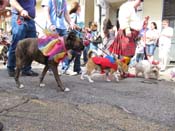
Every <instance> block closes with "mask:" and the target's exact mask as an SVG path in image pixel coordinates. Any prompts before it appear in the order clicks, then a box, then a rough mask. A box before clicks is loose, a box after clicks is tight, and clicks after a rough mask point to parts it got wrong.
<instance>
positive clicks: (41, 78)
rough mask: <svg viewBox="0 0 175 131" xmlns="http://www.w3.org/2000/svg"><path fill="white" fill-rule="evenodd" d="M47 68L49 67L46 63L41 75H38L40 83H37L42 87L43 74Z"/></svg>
mask: <svg viewBox="0 0 175 131" xmlns="http://www.w3.org/2000/svg"><path fill="white" fill-rule="evenodd" d="M48 69H49V66H48V65H46V66H45V67H44V69H43V71H42V73H41V76H40V83H39V86H40V87H44V86H45V84H44V83H43V79H44V77H45V75H46V73H47V71H48Z"/></svg>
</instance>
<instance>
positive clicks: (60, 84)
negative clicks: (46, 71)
mask: <svg viewBox="0 0 175 131" xmlns="http://www.w3.org/2000/svg"><path fill="white" fill-rule="evenodd" d="M57 65H58V64H56V63H54V64H49V68H50V69H51V70H52V72H53V74H54V77H55V80H56V82H57V85H58V87H60V88H61V90H62V91H70V89H69V88H64V86H63V83H62V82H61V80H60V76H59V75H58V69H57Z"/></svg>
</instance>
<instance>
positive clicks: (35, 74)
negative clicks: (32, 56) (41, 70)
mask: <svg viewBox="0 0 175 131" xmlns="http://www.w3.org/2000/svg"><path fill="white" fill-rule="evenodd" d="M22 76H38V73H36V72H34V71H32V70H29V71H26V72H22Z"/></svg>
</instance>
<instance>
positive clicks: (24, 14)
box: [20, 9, 29, 17]
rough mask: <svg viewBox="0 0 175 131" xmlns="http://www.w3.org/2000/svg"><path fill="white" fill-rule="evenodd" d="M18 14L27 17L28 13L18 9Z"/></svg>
mask: <svg viewBox="0 0 175 131" xmlns="http://www.w3.org/2000/svg"><path fill="white" fill-rule="evenodd" d="M20 15H21V16H23V17H29V13H28V12H27V11H26V10H24V9H23V10H21V11H20Z"/></svg>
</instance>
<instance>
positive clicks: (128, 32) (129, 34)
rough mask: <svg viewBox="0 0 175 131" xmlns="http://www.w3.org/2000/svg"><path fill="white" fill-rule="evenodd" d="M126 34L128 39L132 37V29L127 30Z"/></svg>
mask: <svg viewBox="0 0 175 131" xmlns="http://www.w3.org/2000/svg"><path fill="white" fill-rule="evenodd" d="M125 34H126V36H127V37H132V34H131V30H130V28H126V29H125Z"/></svg>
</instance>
